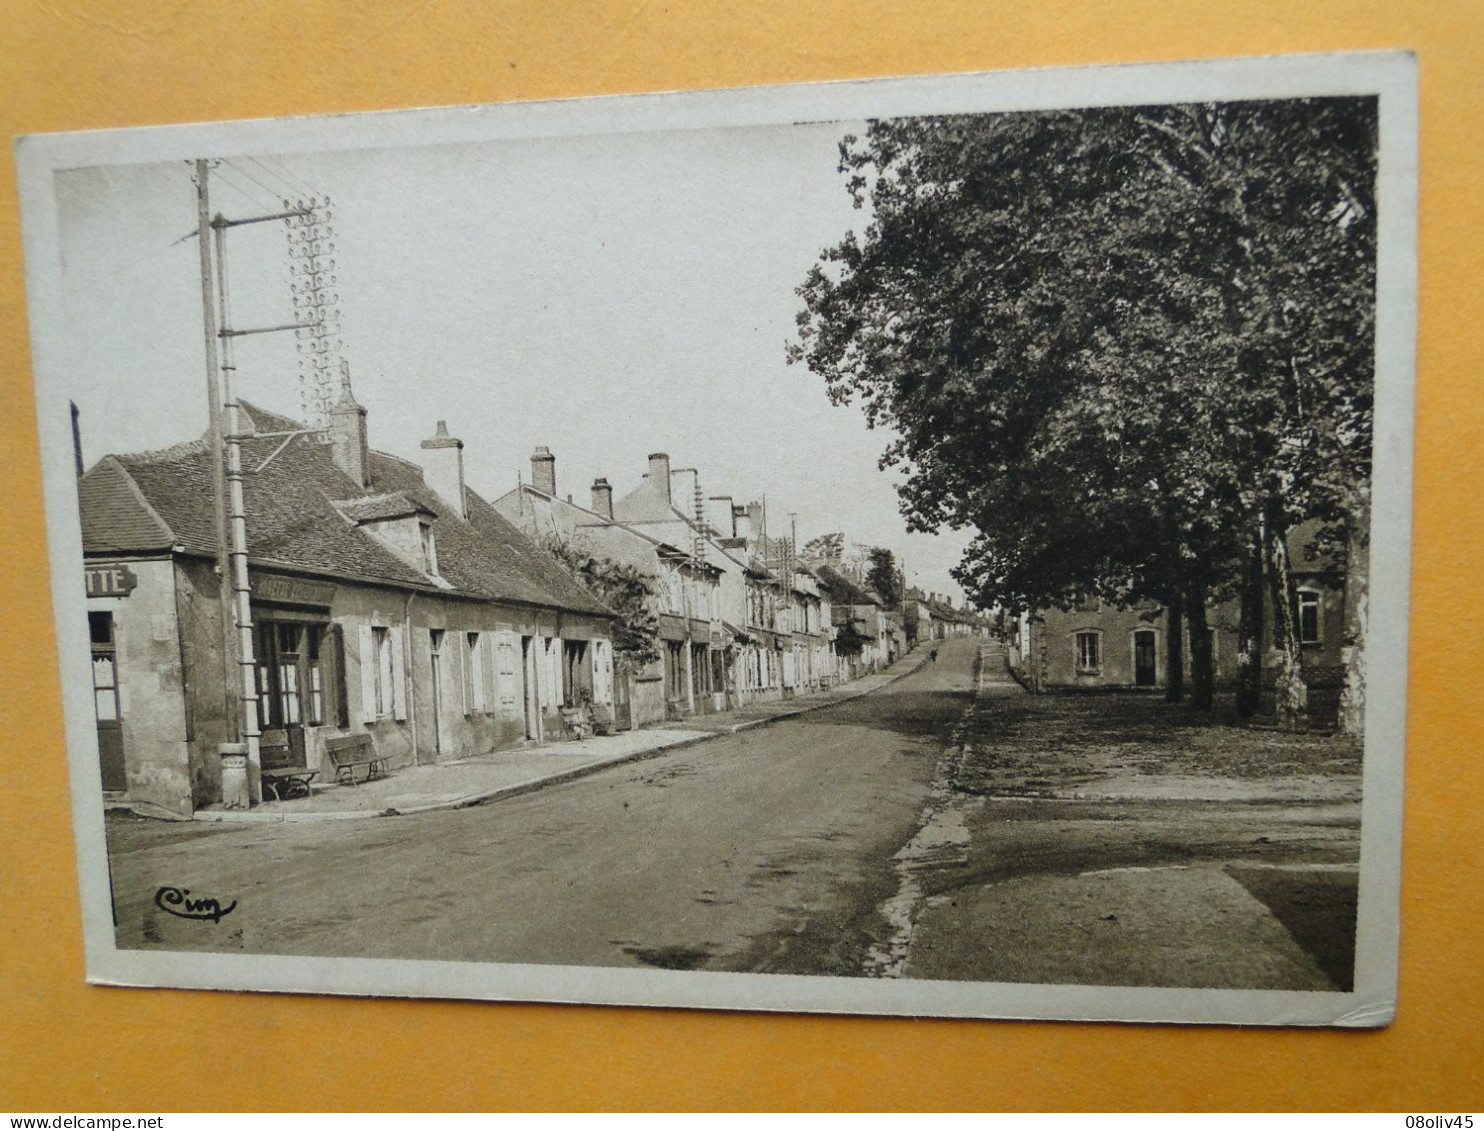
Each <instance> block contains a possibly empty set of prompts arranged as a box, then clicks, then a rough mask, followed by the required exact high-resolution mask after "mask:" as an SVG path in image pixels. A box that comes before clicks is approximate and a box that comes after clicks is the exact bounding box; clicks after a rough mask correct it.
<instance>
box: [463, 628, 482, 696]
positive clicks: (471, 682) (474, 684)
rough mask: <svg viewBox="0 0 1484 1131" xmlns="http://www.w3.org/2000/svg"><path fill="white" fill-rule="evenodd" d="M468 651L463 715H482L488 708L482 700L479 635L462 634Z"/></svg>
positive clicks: (474, 633)
mask: <svg viewBox="0 0 1484 1131" xmlns="http://www.w3.org/2000/svg"><path fill="white" fill-rule="evenodd" d="M464 639H465V643H466V644H467V645H468V650H467V651H466V652H465V657H466V663H465V664H464V713H465V714H466V715H475V714H482V713H483V712H484V711H486V710H487V709H488V708H487V707H486V705H485V699H484V650H483V649H482V648H481V647H480V646H479V633H477V632H467V633H465V634H464Z"/></svg>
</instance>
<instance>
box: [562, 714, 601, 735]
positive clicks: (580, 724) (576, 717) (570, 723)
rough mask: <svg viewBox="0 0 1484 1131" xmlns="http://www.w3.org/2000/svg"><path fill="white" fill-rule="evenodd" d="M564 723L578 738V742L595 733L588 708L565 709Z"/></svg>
mask: <svg viewBox="0 0 1484 1131" xmlns="http://www.w3.org/2000/svg"><path fill="white" fill-rule="evenodd" d="M562 722H563V723H564V724H565V725H566V727H567V729H568V730H570V731H571V732H572V733H573V734H575V735H576V736H577V741H578V742H581V741H582V740H583V739H584V738H586V737H587V736H588V735H590V734H592V733H593V729H594V728H593V720H592V716H591V715H590V714H589V713H588V709H587V708H586V707H563V708H562Z"/></svg>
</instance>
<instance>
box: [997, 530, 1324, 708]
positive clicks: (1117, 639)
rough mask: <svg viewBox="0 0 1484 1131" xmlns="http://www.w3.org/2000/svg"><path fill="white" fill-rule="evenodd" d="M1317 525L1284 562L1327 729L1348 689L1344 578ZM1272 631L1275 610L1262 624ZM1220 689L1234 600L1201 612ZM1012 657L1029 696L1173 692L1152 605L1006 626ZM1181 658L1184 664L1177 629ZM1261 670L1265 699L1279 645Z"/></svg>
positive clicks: (1026, 616)
mask: <svg viewBox="0 0 1484 1131" xmlns="http://www.w3.org/2000/svg"><path fill="white" fill-rule="evenodd" d="M1317 533H1318V524H1316V523H1308V524H1305V525H1301V526H1299V527H1298V528H1296V529H1295V531H1294V532H1293V534H1292V535H1291V536H1290V537H1289V539H1288V553H1289V559H1290V563H1291V567H1292V571H1293V576H1294V582H1295V596H1294V609H1293V613H1294V622H1295V625H1296V628H1297V634H1298V640H1299V647H1300V660H1301V666H1302V670H1303V674H1304V680H1305V683H1306V684H1307V686H1308V691H1309V707H1310V713H1311V715H1312V717H1313V718H1315V719H1316V720H1317V721H1320V722H1333V721H1334V718H1335V715H1336V713H1337V711H1338V708H1339V702H1340V694H1341V690H1342V688H1343V686H1344V682H1345V643H1346V626H1345V584H1344V574H1343V571H1342V570H1341V569H1339V568H1338V566H1337V563H1336V562H1335V561H1334V560H1332V557H1331V556H1329V555H1327V554H1326V553H1324V552H1323V551H1322V550H1320V549H1318V548H1317V547H1316V544H1315V536H1316V534H1317ZM1264 620H1265V623H1266V624H1267V625H1269V626H1272V625H1273V624H1274V617H1273V616H1272V613H1271V609H1269V610H1268V612H1267V613H1266V615H1265V617H1264ZM1207 622H1208V623H1209V625H1210V627H1211V648H1212V659H1213V669H1214V673H1213V674H1214V677H1215V683H1216V686H1217V687H1231V686H1233V685H1235V684H1236V683H1237V681H1238V678H1239V675H1240V662H1241V661H1240V655H1239V647H1240V636H1239V632H1238V629H1239V608H1238V603H1237V601H1236V600H1235V599H1232V600H1227V601H1222V602H1217V603H1213V604H1212V605H1211V606H1210V608H1209V609H1208V610H1207ZM1007 637H1008V641H1007V642H1008V644H1009V657H1010V663H1011V666H1012V668H1013V669H1015V671H1016V673H1017V675H1018V676H1019V677H1020V679H1021V681H1022V682H1023V683H1024V684H1025V685H1026V686H1027V687H1029V688H1030V689H1031V690H1034V691H1046V690H1054V689H1068V688H1073V689H1074V688H1131V689H1147V690H1163V689H1165V688H1167V687H1168V686H1169V682H1170V652H1171V640H1170V636H1169V618H1168V615H1167V610H1166V608H1165V607H1164V606H1163V605H1161V604H1159V603H1158V602H1155V601H1148V602H1144V603H1142V604H1137V605H1133V606H1129V607H1120V606H1115V605H1111V604H1109V603H1107V602H1104V601H1100V600H1098V599H1096V598H1088V599H1085V600H1082V601H1079V602H1077V603H1076V604H1074V605H1073V606H1072V607H1070V608H1065V609H1059V608H1048V609H1042V610H1038V611H1036V612H1035V613H1022V614H1021V615H1020V616H1019V617H1018V618H1017V619H1016V620H1015V621H1014V622H1013V623H1012V624H1011V625H1009V626H1007ZM1180 643H1181V645H1182V647H1183V655H1185V656H1189V655H1190V645H1189V640H1188V633H1186V632H1184V630H1183V629H1182V638H1181V642H1180ZM1264 646H1265V649H1266V650H1267V651H1268V652H1269V653H1270V654H1269V655H1268V656H1267V657H1266V658H1265V661H1264V664H1263V667H1264V671H1265V673H1268V687H1267V688H1266V689H1265V694H1270V693H1271V673H1272V672H1274V671H1276V668H1277V663H1276V642H1275V641H1274V640H1272V639H1271V638H1270V639H1268V640H1267V641H1265V645H1264Z"/></svg>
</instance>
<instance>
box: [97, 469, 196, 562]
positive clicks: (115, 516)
mask: <svg viewBox="0 0 1484 1131" xmlns="http://www.w3.org/2000/svg"><path fill="white" fill-rule="evenodd" d="M77 494H78V504H79V506H80V507H81V509H82V515H83V523H82V548H83V551H84V552H85V553H90V554H91V553H108V552H111V551H118V550H134V551H141V550H144V551H147V550H168V549H169V548H170V547H171V546H173V545H174V544H175V534H174V532H173V531H171V529H170V528H169V527H168V526H166V525H165V523H164V522H163V521H161V519H160V517H159V515H157V514H156V513H155V512H154V510H153V509H152V508H151V507H150V506H149V505H148V504H147V503H146V502H145V501H144V497H143V496H142V495H141V494H140V492H139V488H138V487H137V486H135V484H134V481H133V480H132V479H131V478H130V477H129V473H128V472H127V471H126V470H124V468H123V466H122V465H121V464H120V463H119V461H118V460H116V459H114V458H113V457H112V456H108V457H106V458H105V459H103V460H102V461H100V462H99V463H98V464H97V465H96V466H95V467H94V468H93V469H92V470H91V471H89V472H88V473H87V474H86V475H85V476H83V478H82V480H81V481H80V482H79V483H78V486H77Z"/></svg>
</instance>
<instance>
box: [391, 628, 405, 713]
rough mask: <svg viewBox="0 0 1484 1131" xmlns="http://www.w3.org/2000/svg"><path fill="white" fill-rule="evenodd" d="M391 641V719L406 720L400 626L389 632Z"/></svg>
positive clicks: (403, 663) (403, 661)
mask: <svg viewBox="0 0 1484 1131" xmlns="http://www.w3.org/2000/svg"><path fill="white" fill-rule="evenodd" d="M390 634H391V641H392V717H393V718H394V719H397V720H399V721H400V720H403V719H406V718H407V655H406V652H405V650H404V641H403V633H402V628H401V626H400V625H397V626H395V627H393V628H392V629H391V630H390Z"/></svg>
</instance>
